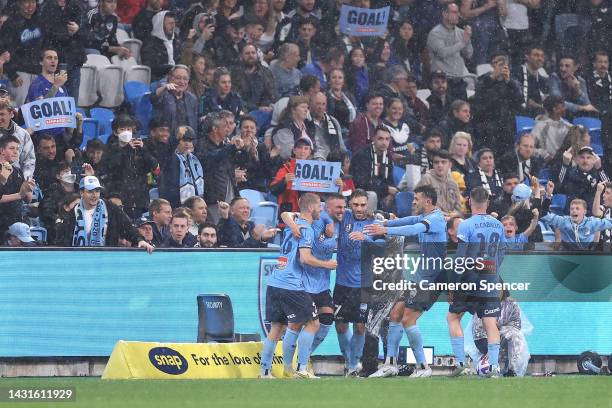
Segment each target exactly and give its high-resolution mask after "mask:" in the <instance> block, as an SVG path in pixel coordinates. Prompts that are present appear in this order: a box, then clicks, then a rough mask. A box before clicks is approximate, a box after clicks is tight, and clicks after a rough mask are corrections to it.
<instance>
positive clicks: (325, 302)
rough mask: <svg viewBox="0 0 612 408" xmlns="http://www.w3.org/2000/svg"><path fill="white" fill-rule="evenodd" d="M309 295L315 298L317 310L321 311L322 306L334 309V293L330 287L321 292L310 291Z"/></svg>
mask: <svg viewBox="0 0 612 408" xmlns="http://www.w3.org/2000/svg"><path fill="white" fill-rule="evenodd" d="M309 295H310V297H312V300H314V302H315V306H317V311H319V310H320V309H321V308H322V307H329V308H331V309H334V299H333V298H332V294H331V291H330V290H329V289H327V290H324V291H323V292H320V293H310V294H309Z"/></svg>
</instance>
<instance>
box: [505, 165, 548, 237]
mask: <svg viewBox="0 0 612 408" xmlns="http://www.w3.org/2000/svg"><path fill="white" fill-rule="evenodd" d="M515 177H516V176H515ZM514 180H517V179H516V178H515V179H514ZM531 184H532V186H531V188H529V186H527V185H526V184H518V185H516V186H515V187H514V189H513V190H512V195H511V198H510V201H509V206H508V207H507V208H506V211H505V213H506V214H507V215H509V216H511V217H513V218H514V223H515V225H516V228H517V230H518V231H519V233H523V234H525V236H526V238H527V239H526V240H525V242H527V241H529V242H542V239H543V238H542V230H541V229H540V226H539V225H538V219H537V218H538V216H539V212H540V209H541V203H542V198H541V196H540V183H539V182H538V179H537V177H532V178H531ZM504 195H506V194H504ZM494 202H495V201H494ZM534 211H537V212H538V213H537V214H534ZM499 214H500V215H501V214H504V213H502V212H500V213H499ZM534 222H535V225H533V224H534ZM519 239H520V238H519ZM511 242H515V241H511Z"/></svg>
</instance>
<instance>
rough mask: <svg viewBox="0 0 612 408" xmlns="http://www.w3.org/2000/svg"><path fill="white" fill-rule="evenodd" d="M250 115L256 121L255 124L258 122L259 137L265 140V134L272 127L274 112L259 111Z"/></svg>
mask: <svg viewBox="0 0 612 408" xmlns="http://www.w3.org/2000/svg"><path fill="white" fill-rule="evenodd" d="M249 115H251V116H252V117H253V118H254V119H255V122H257V137H258V138H260V139H263V135H264V133H265V132H266V130H267V129H268V128H269V127H270V121H271V120H272V112H264V111H262V110H259V109H257V110H254V111H251V112H249Z"/></svg>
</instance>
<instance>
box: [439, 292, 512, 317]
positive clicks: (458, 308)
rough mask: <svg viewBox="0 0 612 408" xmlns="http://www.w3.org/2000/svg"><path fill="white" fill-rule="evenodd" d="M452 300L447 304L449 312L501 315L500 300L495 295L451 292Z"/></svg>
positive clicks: (483, 315) (479, 315)
mask: <svg viewBox="0 0 612 408" xmlns="http://www.w3.org/2000/svg"><path fill="white" fill-rule="evenodd" d="M452 296H453V302H452V303H451V304H450V305H449V306H448V311H449V312H450V313H457V314H458V313H463V312H468V313H470V314H476V316H478V317H480V318H483V317H499V316H500V315H501V301H500V300H499V298H496V297H478V296H471V295H466V294H464V293H461V292H454V293H453V295H452Z"/></svg>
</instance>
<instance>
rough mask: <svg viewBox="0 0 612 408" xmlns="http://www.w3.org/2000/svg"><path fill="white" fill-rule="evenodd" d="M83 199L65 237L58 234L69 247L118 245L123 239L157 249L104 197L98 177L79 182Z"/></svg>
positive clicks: (151, 250) (75, 211)
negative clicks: (101, 195) (120, 239)
mask: <svg viewBox="0 0 612 408" xmlns="http://www.w3.org/2000/svg"><path fill="white" fill-rule="evenodd" d="M79 190H80V195H81V202H80V203H79V204H77V206H76V207H74V210H73V216H72V217H70V218H69V219H68V220H67V223H68V225H67V226H66V228H65V231H71V232H72V234H66V236H64V237H58V241H59V242H61V243H62V245H63V246H68V247H118V246H119V238H124V239H126V240H128V241H129V242H131V243H132V245H133V246H138V248H143V249H146V250H147V252H149V253H152V252H153V246H152V245H151V244H148V243H147V242H146V241H145V239H144V238H143V237H142V236H141V235H140V234H139V233H138V231H136V228H134V226H133V225H132V223H131V221H130V219H129V218H128V216H127V215H126V214H125V213H124V212H123V211H122V210H121V209H120V208H119V207H117V206H116V205H114V204H113V203H111V202H110V201H107V200H103V199H101V198H100V192H101V190H102V186H101V185H100V181H98V179H97V177H94V176H86V177H83V178H82V179H81V182H80V183H79Z"/></svg>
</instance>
